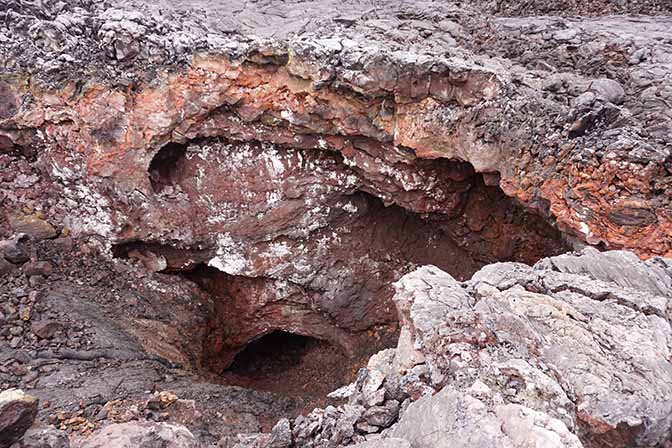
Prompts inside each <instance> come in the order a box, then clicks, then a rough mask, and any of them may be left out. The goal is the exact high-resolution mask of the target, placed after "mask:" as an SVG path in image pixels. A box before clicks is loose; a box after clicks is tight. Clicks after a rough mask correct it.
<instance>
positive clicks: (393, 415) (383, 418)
mask: <svg viewBox="0 0 672 448" xmlns="http://www.w3.org/2000/svg"><path fill="white" fill-rule="evenodd" d="M398 416H399V402H398V401H397V400H388V401H387V402H386V403H385V404H384V405H383V406H373V407H370V408H369V409H367V410H366V411H364V415H363V418H364V419H365V420H366V422H367V423H369V424H370V425H374V426H379V427H381V428H387V427H389V426H390V425H391V424H392V423H394V421H395V420H396V419H397V417H398Z"/></svg>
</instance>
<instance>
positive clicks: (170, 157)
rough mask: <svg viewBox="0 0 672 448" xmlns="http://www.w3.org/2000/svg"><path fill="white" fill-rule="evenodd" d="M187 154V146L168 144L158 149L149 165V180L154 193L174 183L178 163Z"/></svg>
mask: <svg viewBox="0 0 672 448" xmlns="http://www.w3.org/2000/svg"><path fill="white" fill-rule="evenodd" d="M186 153H187V145H183V144H180V143H173V142H171V143H168V144H166V145H165V146H163V147H162V148H161V149H159V152H157V153H156V155H155V156H154V158H153V159H152V161H151V162H150V164H149V180H150V182H151V184H152V189H153V190H154V192H155V193H159V192H161V191H163V190H164V189H165V188H166V187H168V186H171V185H174V184H175V183H176V176H177V173H178V170H179V166H178V165H179V162H180V160H182V159H183V158H184V156H185V154H186Z"/></svg>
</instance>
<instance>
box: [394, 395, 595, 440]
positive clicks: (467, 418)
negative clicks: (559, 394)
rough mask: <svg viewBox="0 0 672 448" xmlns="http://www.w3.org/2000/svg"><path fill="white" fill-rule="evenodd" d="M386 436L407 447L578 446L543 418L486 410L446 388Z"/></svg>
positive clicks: (414, 407) (500, 408)
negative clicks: (398, 439) (397, 440)
mask: <svg viewBox="0 0 672 448" xmlns="http://www.w3.org/2000/svg"><path fill="white" fill-rule="evenodd" d="M389 436H390V437H393V438H400V439H404V440H407V441H408V442H409V443H410V446H412V447H413V448H527V447H544V448H580V447H583V445H582V444H581V442H580V441H579V439H578V438H577V437H576V436H575V435H574V434H572V433H571V432H570V431H569V430H568V429H567V427H566V426H565V425H564V423H562V422H561V421H559V420H556V419H553V418H551V417H549V416H548V415H547V414H544V413H541V412H537V411H534V410H532V409H530V408H527V407H524V406H519V405H513V404H507V405H497V406H492V405H490V404H488V403H486V402H485V401H481V400H479V399H478V398H475V397H472V396H470V395H468V394H466V393H464V392H460V391H458V390H456V389H453V388H452V387H445V388H443V390H441V391H440V392H439V393H438V394H436V395H434V396H432V397H424V398H422V399H420V400H418V401H416V402H415V403H413V404H411V405H410V406H409V407H408V409H407V410H406V412H405V413H404V415H403V416H402V417H401V419H400V420H399V422H398V423H397V424H396V425H395V426H394V427H393V428H392V429H391V431H390V432H389ZM381 446H384V445H381Z"/></svg>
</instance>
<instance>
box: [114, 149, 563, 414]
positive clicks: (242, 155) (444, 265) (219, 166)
mask: <svg viewBox="0 0 672 448" xmlns="http://www.w3.org/2000/svg"><path fill="white" fill-rule="evenodd" d="M352 144H353V146H352V147H350V148H349V149H348V151H345V150H343V153H341V152H339V151H334V150H322V149H316V148H313V149H310V150H304V149H297V148H291V147H285V146H280V145H272V144H261V143H258V142H236V141H231V140H225V139H205V140H199V141H193V142H190V143H189V155H190V154H192V152H193V153H194V154H196V155H198V156H197V157H189V156H188V154H187V152H186V151H187V150H186V148H187V146H186V145H182V144H172V143H171V144H168V145H165V146H164V147H163V148H161V150H159V152H158V153H157V154H156V156H155V157H154V159H153V160H152V162H151V164H150V167H149V175H150V179H151V181H152V187H153V188H154V190H155V192H157V193H161V192H165V191H167V189H168V187H169V186H170V187H172V188H175V189H179V191H180V192H181V193H180V194H178V195H171V194H157V195H155V197H152V198H150V199H149V200H150V205H149V206H146V207H145V208H143V209H142V210H141V211H140V212H139V214H138V215H139V216H141V217H144V216H146V215H147V213H146V210H147V208H150V207H153V208H152V211H154V212H155V215H151V216H152V219H153V220H154V222H160V223H161V225H165V228H163V229H161V228H152V227H147V228H146V229H145V230H143V232H144V233H142V232H139V231H137V230H133V232H129V235H132V238H133V240H132V241H128V242H126V243H123V244H119V245H117V246H116V247H115V248H113V253H114V254H115V255H116V256H119V257H123V258H132V259H135V260H137V261H138V262H140V263H143V264H144V265H145V266H146V267H148V268H149V269H150V270H154V271H158V272H163V273H171V274H173V275H179V276H181V277H183V278H185V279H187V280H190V281H192V282H194V283H196V285H198V286H199V287H200V289H201V291H202V292H203V293H204V296H206V297H208V306H207V307H206V308H204V312H207V313H208V315H207V325H206V328H204V329H201V330H202V331H200V332H199V335H200V337H201V339H200V340H199V341H198V342H197V343H195V344H193V345H191V348H190V349H193V350H194V352H198V353H197V356H196V358H198V359H199V360H200V361H199V365H200V367H201V369H202V372H203V374H204V375H205V376H207V377H208V378H211V379H213V380H214V381H221V382H223V383H226V384H234V385H240V386H244V387H249V388H253V389H259V390H268V391H273V392H277V393H280V394H283V395H286V396H292V397H294V398H295V399H297V402H298V411H303V410H306V409H308V410H310V409H312V408H311V406H312V407H315V406H319V405H321V404H323V403H324V400H325V397H326V395H327V394H328V393H329V392H331V391H332V390H334V389H336V388H338V387H340V386H342V385H344V384H347V383H349V382H351V381H353V380H354V379H355V376H356V372H357V370H358V369H359V368H360V367H362V366H363V365H366V361H367V359H368V358H369V357H370V356H371V355H373V354H375V353H376V352H378V351H380V350H382V349H385V348H390V347H393V346H395V345H396V343H397V341H398V316H397V311H396V307H395V304H394V302H393V300H392V298H393V296H394V286H393V284H394V282H395V281H396V280H398V279H399V278H400V277H401V276H403V275H405V274H407V273H409V272H411V271H412V270H414V269H416V268H417V267H419V266H422V265H428V264H431V265H435V266H437V267H438V268H440V269H442V270H444V271H446V272H448V273H449V274H451V275H452V276H453V277H455V278H456V279H458V280H466V279H468V278H470V277H471V275H472V274H473V273H474V272H476V271H477V270H478V269H480V268H481V267H483V266H484V265H486V264H489V263H492V262H497V261H517V262H523V263H528V264H532V263H534V262H536V261H537V260H539V259H540V258H542V257H545V256H551V255H555V254H558V253H562V252H564V251H566V250H567V244H566V242H565V241H564V240H563V238H562V235H561V234H560V232H559V231H558V229H557V228H555V227H554V226H553V225H552V224H550V223H549V222H548V220H547V219H546V218H544V217H543V216H540V213H543V211H533V210H529V209H526V208H524V207H523V206H521V205H520V204H518V203H517V202H516V201H515V200H514V199H512V198H510V197H507V196H506V195H505V194H504V192H503V191H502V190H501V188H499V186H498V184H499V181H500V178H499V175H497V174H496V173H488V174H485V175H484V174H480V173H476V172H475V170H474V169H473V167H472V166H471V165H469V164H468V163H466V162H460V161H454V160H446V159H438V160H418V159H417V158H415V156H414V154H413V152H412V151H411V150H408V149H404V148H388V147H382V146H381V145H380V144H379V143H377V142H373V141H371V140H356V139H355V140H353V142H352ZM392 151H396V152H394V158H392V159H389V156H388V155H387V154H388V153H389V152H392ZM345 152H347V154H348V155H347V156H346V154H345ZM385 157H388V159H385ZM399 160H402V161H399ZM151 201H156V202H151ZM152 204H156V205H152ZM157 215H158V217H157ZM164 223H165V224H164ZM138 228H140V226H138ZM176 229H179V231H177V230H176ZM141 230H142V229H141ZM143 235H144V236H143ZM155 235H167V236H166V237H165V238H162V239H155ZM176 236H177V237H179V238H175V237H176ZM183 236H184V237H183ZM180 238H182V239H180ZM195 347H197V348H195ZM298 411H297V412H298Z"/></svg>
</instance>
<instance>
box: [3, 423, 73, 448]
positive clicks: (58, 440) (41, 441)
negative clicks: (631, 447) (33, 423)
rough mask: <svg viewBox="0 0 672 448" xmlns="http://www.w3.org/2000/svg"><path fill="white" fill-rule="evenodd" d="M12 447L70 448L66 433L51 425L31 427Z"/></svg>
mask: <svg viewBox="0 0 672 448" xmlns="http://www.w3.org/2000/svg"><path fill="white" fill-rule="evenodd" d="M12 448H70V439H69V438H68V433H67V432H65V431H61V430H59V429H56V428H52V427H33V428H30V429H29V430H28V431H26V434H25V435H24V436H23V437H22V438H21V440H19V441H18V442H16V443H15V444H14V445H12Z"/></svg>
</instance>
